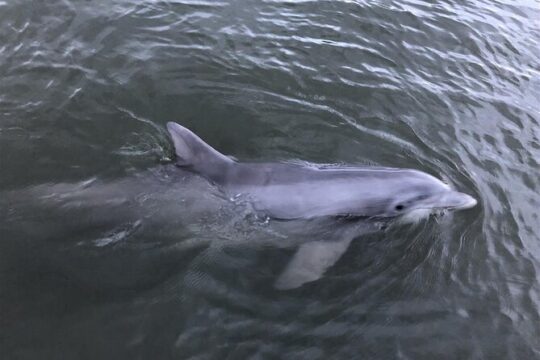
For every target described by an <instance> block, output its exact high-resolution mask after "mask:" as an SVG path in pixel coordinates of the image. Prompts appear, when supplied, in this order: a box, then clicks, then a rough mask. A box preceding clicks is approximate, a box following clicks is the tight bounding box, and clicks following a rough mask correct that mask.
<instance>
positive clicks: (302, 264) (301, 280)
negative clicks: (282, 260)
mask: <svg viewBox="0 0 540 360" xmlns="http://www.w3.org/2000/svg"><path fill="white" fill-rule="evenodd" d="M352 239H353V238H352V237H347V238H344V239H342V240H339V241H312V242H309V243H306V244H303V245H301V246H300V247H299V248H298V250H297V251H296V253H295V254H294V256H293V258H292V259H291V261H289V263H288V264H287V266H286V267H285V270H283V272H282V273H281V274H280V275H279V278H278V279H277V280H276V282H275V284H274V287H275V288H276V289H279V290H288V289H294V288H297V287H299V286H302V285H303V284H305V283H308V282H311V281H315V280H317V279H319V278H320V277H321V276H322V275H323V274H324V272H325V271H326V270H327V269H328V268H329V267H330V266H332V265H334V264H335V263H336V261H338V260H339V258H340V257H341V255H343V253H344V252H345V250H347V248H348V247H349V244H350V243H351V241H352Z"/></svg>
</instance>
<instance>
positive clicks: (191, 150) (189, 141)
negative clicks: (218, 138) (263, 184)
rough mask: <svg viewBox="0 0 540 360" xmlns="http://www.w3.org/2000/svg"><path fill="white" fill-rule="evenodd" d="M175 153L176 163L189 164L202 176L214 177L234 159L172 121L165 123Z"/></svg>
mask: <svg viewBox="0 0 540 360" xmlns="http://www.w3.org/2000/svg"><path fill="white" fill-rule="evenodd" d="M167 130H168V131H169V134H170V135H171V138H172V141H173V143H174V150H175V153H176V157H177V158H176V163H177V164H178V165H180V166H189V167H191V168H192V169H193V170H194V171H196V172H198V173H200V174H201V175H203V176H206V177H209V178H211V179H214V178H216V177H219V175H220V173H222V172H224V171H225V168H226V167H227V166H228V165H230V164H233V163H234V161H233V160H231V159H230V158H229V157H227V156H225V155H223V154H221V153H220V152H219V151H217V150H215V149H214V148H212V147H211V146H210V145H208V144H207V143H205V142H204V141H203V140H202V139H201V138H200V137H198V136H197V135H195V134H194V133H193V132H192V131H191V130H189V129H187V128H185V127H183V126H181V125H178V124H177V123H174V122H169V123H167Z"/></svg>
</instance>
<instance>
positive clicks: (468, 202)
mask: <svg viewBox="0 0 540 360" xmlns="http://www.w3.org/2000/svg"><path fill="white" fill-rule="evenodd" d="M437 202H438V203H439V204H440V207H442V208H447V209H456V210H462V209H470V208H472V207H475V206H476V204H477V203H478V201H476V199H475V198H473V197H472V196H470V195H467V194H464V193H462V192H458V191H448V192H445V193H443V195H442V196H441V197H440V199H438V201H437Z"/></svg>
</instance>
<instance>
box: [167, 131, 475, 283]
mask: <svg viewBox="0 0 540 360" xmlns="http://www.w3.org/2000/svg"><path fill="white" fill-rule="evenodd" d="M167 129H168V131H169V133H170V135H171V137H172V140H173V143H174V147H175V153H176V157H177V160H176V162H177V165H178V166H181V167H184V168H186V169H189V170H190V171H193V172H195V173H197V174H199V175H201V176H203V177H205V178H206V179H208V180H209V181H211V182H213V183H214V184H216V185H218V186H219V187H220V188H221V189H222V190H224V191H225V192H226V193H227V194H228V195H230V196H243V197H245V198H246V199H247V201H249V202H250V203H251V204H252V207H253V209H254V210H255V211H256V212H258V213H261V214H264V215H265V216H268V217H270V218H274V219H281V220H296V221H299V220H306V219H328V218H331V217H351V218H353V219H354V218H358V219H359V221H358V224H359V225H358V226H349V227H347V228H346V230H343V231H340V232H338V233H336V235H337V236H339V237H340V238H339V239H328V240H314V241H308V242H306V243H304V244H302V245H300V246H299V248H298V250H297V252H296V254H295V255H294V256H293V258H292V260H291V261H290V262H289V263H288V265H287V266H286V268H285V270H284V271H283V273H282V274H281V275H280V277H279V278H278V280H277V282H276V284H275V285H276V287H277V288H280V289H292V288H296V287H298V286H301V285H302V284H304V283H307V282H310V281H314V280H317V279H319V278H320V277H321V276H322V274H323V273H324V272H325V271H326V269H328V268H329V267H330V266H332V265H333V264H334V263H335V262H336V261H337V260H338V259H339V258H340V257H341V255H342V254H343V253H344V252H345V251H346V250H347V247H348V246H349V244H350V242H351V241H352V240H353V239H354V238H355V237H356V236H358V235H361V234H365V233H367V232H371V231H374V230H375V229H376V228H377V227H376V226H373V225H372V224H373V223H374V222H377V221H378V222H382V223H384V222H388V221H393V220H399V221H404V222H415V221H418V220H419V219H422V218H425V217H427V216H429V215H430V214H432V213H434V212H439V211H441V210H459V209H467V208H471V207H473V206H475V205H476V203H477V202H476V200H475V199H474V198H472V197H471V196H469V195H467V194H464V193H461V192H457V191H455V190H453V189H451V188H450V186H448V185H447V184H445V183H443V182H442V181H440V180H438V179H437V178H435V177H433V176H431V175H428V174H426V173H423V172H421V171H418V170H412V169H398V168H384V167H309V166H303V165H300V164H288V163H242V162H236V161H233V160H231V159H230V158H229V157H227V156H225V155H223V154H221V153H219V152H218V151H216V150H215V149H213V148H212V147H211V146H210V145H208V144H206V143H205V142H204V141H203V140H201V139H200V138H199V137H198V136H197V135H195V134H194V133H193V132H191V131H190V130H188V129H186V128H185V127H183V126H180V125H178V124H176V123H173V122H170V123H168V124H167Z"/></svg>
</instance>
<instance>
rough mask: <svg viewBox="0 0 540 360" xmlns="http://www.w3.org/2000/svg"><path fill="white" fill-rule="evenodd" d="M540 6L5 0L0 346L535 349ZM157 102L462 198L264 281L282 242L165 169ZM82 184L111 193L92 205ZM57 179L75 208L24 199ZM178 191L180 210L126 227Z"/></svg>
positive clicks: (224, 134) (143, 350)
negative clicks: (420, 180)
mask: <svg viewBox="0 0 540 360" xmlns="http://www.w3.org/2000/svg"><path fill="white" fill-rule="evenodd" d="M539 18H540V7H539V3H538V2H536V1H521V2H519V3H518V2H510V1H481V0H472V1H455V0H451V1H419V0H410V1H345V0H343V1H337V0H335V1H317V2H316V1H309V0H307V1H279V0H275V1H271V0H268V1H247V0H246V1H226V0H224V1H195V0H185V1H134V0H116V1H99V0H98V1H68V0H62V1H60V0H52V1H23V0H20V1H0V39H2V40H1V42H0V77H1V81H0V156H1V158H0V161H1V164H0V165H1V168H0V169H1V170H0V190H1V191H2V194H3V195H2V196H3V199H2V200H3V201H4V203H3V205H2V206H3V208H2V209H0V211H1V212H2V219H1V223H0V228H1V229H2V234H1V241H0V349H1V353H2V357H3V358H5V359H36V358H40V359H74V358H82V359H86V358H88V359H124V358H125V359H148V358H158V359H168V358H175V359H187V358H193V359H195V358H197V359H225V358H227V359H243V358H259V359H267V358H289V359H298V358H306V359H328V358H332V359H350V358H373V359H383V358H387V359H395V358H400V359H433V358H445V359H465V358H473V359H480V358H485V359H534V358H537V359H538V358H540V343H539V340H538V339H539V338H540V285H539V282H538V278H537V277H538V273H539V272H540V236H539V224H540V220H539V210H538V209H539V208H540V196H539V195H538V193H539V191H540V176H539V173H540V110H539V106H538V98H539V96H540V44H539V39H540V25H539V22H538V19H539ZM167 121H178V122H179V123H181V124H183V125H185V126H188V127H190V128H191V129H192V130H194V131H195V132H197V133H198V134H199V135H200V136H201V137H203V138H204V139H205V140H207V141H208V142H209V143H210V144H212V145H213V146H215V147H216V148H217V149H219V150H220V151H222V152H224V153H226V154H230V155H233V156H235V157H236V158H238V159H242V160H253V161H275V160H291V159H293V160H295V159H296V160H299V159H301V160H304V161H309V162H314V163H351V164H375V165H384V166H397V167H413V168H418V169H421V170H423V171H426V172H428V173H431V174H434V175H437V176H440V177H443V178H445V179H446V180H447V181H449V182H450V183H452V184H453V185H454V186H455V187H456V188H458V189H460V190H462V191H464V192H468V193H471V194H473V195H474V196H475V197H476V198H477V199H479V205H478V206H477V207H476V208H474V209H471V210H468V211H466V212H460V213H456V214H454V215H453V216H446V217H443V218H442V219H441V220H439V221H438V222H437V221H435V220H430V221H427V222H425V223H422V224H420V225H419V226H418V227H412V228H399V229H397V230H392V231H387V232H381V233H378V234H373V235H369V236H365V237H364V238H362V239H358V240H356V241H355V242H353V244H352V245H351V247H350V249H349V250H348V252H347V253H346V254H345V256H344V257H343V258H342V259H341V260H340V261H339V262H338V263H337V264H336V265H335V266H334V267H333V268H332V269H330V271H329V272H328V273H327V274H326V276H325V277H323V278H322V279H321V280H319V281H317V282H314V283H312V284H308V285H306V286H304V287H302V288H300V289H298V290H293V291H281V292H280V291H277V290H275V289H274V288H273V287H272V283H273V281H274V279H275V278H276V276H277V275H278V274H279V271H280V269H281V268H282V267H283V266H284V265H285V264H286V262H287V259H288V258H289V257H290V256H291V255H292V251H293V250H292V249H289V248H281V247H276V246H267V245H265V246H249V245H246V244H249V243H250V242H254V243H258V242H260V241H259V240H260V239H262V238H264V237H268V236H270V235H269V234H267V233H265V231H263V230H261V227H264V224H262V225H261V224H260V223H259V222H258V220H256V219H255V220H254V219H250V215H249V211H246V209H243V208H242V209H237V208H235V204H234V203H233V202H230V201H227V200H226V199H220V198H219V196H218V195H217V194H214V193H213V191H214V190H213V189H212V188H211V187H208V188H205V185H201V184H198V183H197V184H195V183H192V182H191V181H192V179H191V178H190V177H189V176H188V177H180V178H179V179H178V178H175V176H170V174H168V172H167V171H164V170H159V169H161V167H163V166H162V164H163V163H167V161H168V159H169V158H170V157H171V155H172V149H171V144H170V143H169V140H168V138H167V135H166V132H165V123H166V122H167ZM164 168H167V167H166V166H165V167H164ZM148 172H150V173H151V174H152V176H151V177H150V178H151V179H153V180H152V183H155V182H158V183H160V184H161V185H160V186H159V187H158V189H160V190H158V191H155V192H154V193H151V194H149V195H148V196H149V199H150V200H148V201H147V202H144V201H146V200H145V199H146V198H145V197H144V195H145V186H146V185H145V184H146V183H145V182H144V181H148V180H141V181H142V182H141V183H140V184H141V185H139V190H138V191H137V192H136V194H135V195H136V196H138V197H136V200H133V199H131V198H129V195H125V194H124V193H123V192H122V189H125V187H124V186H123V184H124V182H125V181H132V180H133V179H135V180H133V181H135V182H136V180H137V179H140V178H141V177H142V175H140V174H147V173H148ZM85 181H86V182H87V184H91V183H94V184H96V183H97V184H108V185H109V186H110V187H111V188H112V189H117V190H118V191H113V192H111V193H110V198H109V199H108V201H104V202H101V203H99V202H98V201H97V200H99V199H98V198H96V197H93V196H87V197H84V196H83V195H84V194H86V193H85V192H84V190H80V191H82V193H80V192H78V191H79V190H77V189H85V186H87V185H85V183H84V182H85ZM54 184H56V185H54ZM66 184H72V185H66ZM77 184H78V185H77ZM173 184H181V186H180V185H177V186H178V187H177V188H175V187H174V186H173ZM55 186H56V187H55ZM68 186H71V188H69V189H70V191H75V193H72V194H76V195H73V196H75V198H77V196H81V198H82V200H81V199H80V198H77V199H79V200H80V202H79V203H78V204H79V205H80V207H77V206H72V207H67V208H66V206H65V203H63V202H62V201H61V200H58V201H56V202H54V201H49V202H47V201H45V202H43V201H42V200H41V202H40V201H37V200H36V198H38V196H37V195H36V194H37V192H38V190H39V189H47V188H48V189H57V190H62V189H63V190H66V191H67V190H68V188H67V187H68ZM73 186H75V188H73ZM76 186H79V188H77V187H76ZM62 187H64V188H62ZM194 187H195V189H194ZM74 189H75V190H74ZM175 189H180V190H175ZM175 191H181V192H182V196H183V199H184V202H183V204H185V207H184V209H185V210H183V214H182V216H179V218H175V219H169V220H170V221H164V222H162V223H161V224H163V223H164V224H165V225H163V226H157V225H156V226H153V227H152V226H146V228H145V231H142V232H141V231H139V228H141V227H144V226H143V225H141V224H145V221H150V220H148V219H152V221H154V220H155V219H156V218H159V217H160V214H163V213H164V210H167V209H168V207H169V206H175V204H176V205H177V202H175V201H173V200H174V199H175V196H177V194H176V193H175ZM59 193H61V192H60V191H59ZM13 194H17V195H16V196H15V197H14V198H13V197H12V196H13ZM81 194H82V195H81ZM90 195H92V193H91V192H90ZM135 195H133V196H135ZM169 195H170V196H169ZM141 196H142V197H141ZM8 198H9V199H10V200H9V201H8V202H7V204H8V205H6V199H8ZM141 199H142V200H141ZM130 201H131V202H130ZM209 202H210V203H213V204H214V205H216V204H219V206H217V207H216V208H217V209H219V210H218V211H214V212H212V211H206V210H204V209H205V207H204V206H203V205H204V204H207V203H209ZM126 204H127V205H126ZM201 204H203V205H201ZM141 205H144V206H141ZM40 206H41V207H40ZM137 207H142V208H143V209H146V211H147V213H146V214H145V216H144V217H139V218H137V216H132V217H130V215H132V214H130V210H132V209H135V208H137ZM17 209H19V210H17ZM20 209H22V210H20ZM75 210H77V211H75ZM17 211H19V212H17ZM20 211H22V212H20ZM21 213H22V214H23V215H20V214H21ZM137 214H139V216H140V213H137ZM96 219H100V220H102V221H101V222H99V223H100V226H99V227H96V226H92V224H94V223H95V221H96ZM105 220H106V221H105ZM272 236H273V235H272Z"/></svg>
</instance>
